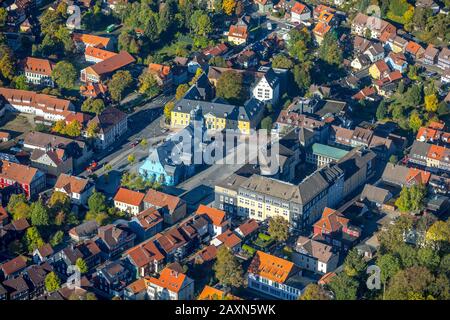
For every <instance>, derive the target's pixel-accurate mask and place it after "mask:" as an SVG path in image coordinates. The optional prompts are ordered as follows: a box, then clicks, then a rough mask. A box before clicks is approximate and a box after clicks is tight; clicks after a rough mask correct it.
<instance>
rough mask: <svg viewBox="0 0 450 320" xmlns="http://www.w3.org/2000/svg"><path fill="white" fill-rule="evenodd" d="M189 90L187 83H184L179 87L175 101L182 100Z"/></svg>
mask: <svg viewBox="0 0 450 320" xmlns="http://www.w3.org/2000/svg"><path fill="white" fill-rule="evenodd" d="M188 90H189V86H188V85H187V84H186V83H182V84H180V85H179V86H178V87H177V91H176V93H175V99H177V100H180V99H181V98H183V97H184V95H185V94H186V92H187V91H188Z"/></svg>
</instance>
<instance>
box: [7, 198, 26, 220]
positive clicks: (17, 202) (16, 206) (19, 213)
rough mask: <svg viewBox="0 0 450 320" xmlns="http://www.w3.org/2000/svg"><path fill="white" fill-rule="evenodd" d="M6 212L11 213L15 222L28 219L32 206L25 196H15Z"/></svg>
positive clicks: (10, 199)
mask: <svg viewBox="0 0 450 320" xmlns="http://www.w3.org/2000/svg"><path fill="white" fill-rule="evenodd" d="M6 210H7V211H8V212H9V213H11V215H12V217H13V219H14V220H18V219H22V218H28V216H29V212H30V206H29V205H28V203H27V199H26V198H25V195H24V194H13V195H11V198H9V201H8V205H7V207H6Z"/></svg>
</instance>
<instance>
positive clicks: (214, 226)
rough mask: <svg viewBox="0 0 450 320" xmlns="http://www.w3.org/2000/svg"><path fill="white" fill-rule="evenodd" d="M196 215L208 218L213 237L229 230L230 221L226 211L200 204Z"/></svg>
mask: <svg viewBox="0 0 450 320" xmlns="http://www.w3.org/2000/svg"><path fill="white" fill-rule="evenodd" d="M196 214H197V215H199V216H202V215H204V216H206V217H207V220H208V221H209V228H208V229H209V233H210V234H211V236H212V237H216V236H218V235H220V234H222V233H223V232H225V231H226V230H228V228H229V223H230V220H229V219H227V216H226V213H225V211H222V210H219V209H215V208H211V207H208V206H205V205H203V204H200V205H199V207H198V209H197V211H196Z"/></svg>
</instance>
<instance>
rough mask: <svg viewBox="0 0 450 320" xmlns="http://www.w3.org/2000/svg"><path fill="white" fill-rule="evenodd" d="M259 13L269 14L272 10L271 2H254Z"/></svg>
mask: <svg viewBox="0 0 450 320" xmlns="http://www.w3.org/2000/svg"><path fill="white" fill-rule="evenodd" d="M255 4H256V5H257V6H258V12H259V13H269V12H271V11H272V9H273V2H272V0H255Z"/></svg>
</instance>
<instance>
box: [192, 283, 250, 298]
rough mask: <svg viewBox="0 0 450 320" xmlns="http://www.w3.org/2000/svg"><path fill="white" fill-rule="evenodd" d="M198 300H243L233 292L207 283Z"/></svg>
mask: <svg viewBox="0 0 450 320" xmlns="http://www.w3.org/2000/svg"><path fill="white" fill-rule="evenodd" d="M197 300H241V299H240V298H238V297H236V296H233V295H232V294H231V293H225V292H224V291H222V290H219V289H217V288H214V287H210V286H208V285H206V286H205V287H204V288H203V290H202V292H200V294H199V296H198V298H197Z"/></svg>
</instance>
